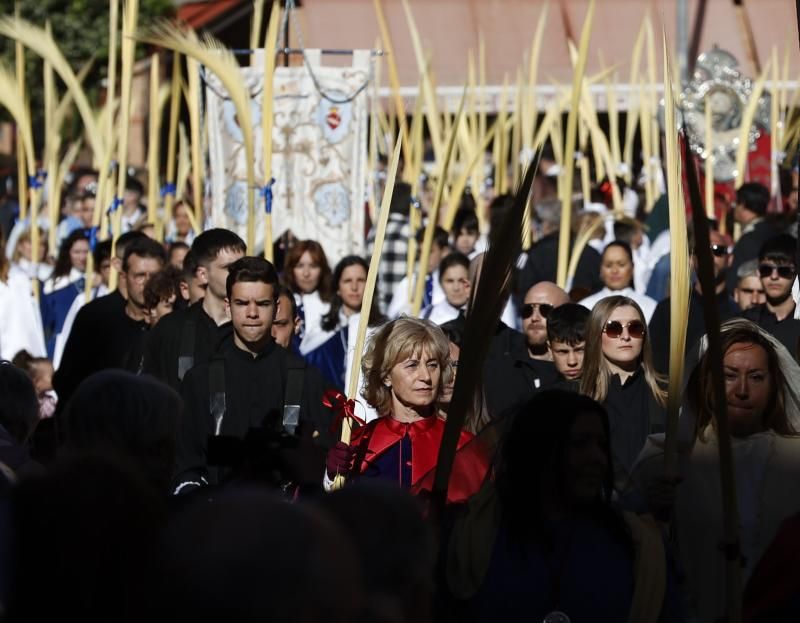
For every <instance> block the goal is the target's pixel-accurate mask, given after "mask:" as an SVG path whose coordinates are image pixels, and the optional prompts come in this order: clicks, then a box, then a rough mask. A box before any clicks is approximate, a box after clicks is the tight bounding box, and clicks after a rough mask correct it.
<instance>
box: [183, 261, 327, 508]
mask: <svg viewBox="0 0 800 623" xmlns="http://www.w3.org/2000/svg"><path fill="white" fill-rule="evenodd" d="M226 292H227V296H226V298H225V306H226V307H227V309H228V312H229V315H230V318H231V324H232V328H233V331H232V334H231V335H229V336H228V337H226V338H225V339H224V340H223V341H222V343H221V344H220V347H219V350H218V351H217V353H216V354H215V355H214V356H213V357H212V358H211V359H210V361H208V362H205V363H201V364H198V365H196V366H194V367H193V368H192V369H191V370H189V371H188V372H187V374H186V376H185V377H184V379H183V383H182V384H181V396H182V397H183V402H184V412H183V416H182V418H181V421H180V423H179V425H178V426H179V427H178V443H177V473H176V480H175V485H176V487H175V493H176V494H178V493H184V492H187V491H190V490H192V489H196V488H197V487H200V486H203V485H207V484H223V483H225V482H228V481H230V480H232V479H236V480H249V479H252V478H255V479H263V478H274V477H275V474H276V473H279V474H280V475H281V479H282V480H283V481H285V480H287V479H288V480H290V481H292V482H298V480H297V479H296V477H295V475H294V474H290V473H289V472H290V471H291V470H290V469H289V465H293V463H291V462H290V459H289V458H288V457H287V456H286V455H285V454H284V452H285V451H286V449H287V446H286V444H285V443H284V442H287V443H288V442H289V441H292V440H294V441H295V442H296V441H297V439H298V438H302V439H303V440H304V442H305V443H306V444H307V445H304V446H302V447H303V448H304V449H305V450H308V448H309V447H311V440H312V438H313V439H315V444H316V443H318V442H322V441H323V439H324V438H325V437H326V434H327V433H328V431H329V425H330V412H329V411H328V410H327V409H326V408H325V407H323V404H322V394H323V384H322V378H321V376H320V375H319V374H315V373H314V371H313V370H311V369H309V368H306V365H305V362H304V361H303V359H302V358H301V357H299V356H297V355H295V354H293V353H290V352H289V351H288V350H287V349H285V348H281V347H280V346H278V344H276V343H275V340H274V338H273V337H272V332H271V330H272V324H273V322H274V320H275V311H276V308H277V303H278V300H277V299H278V292H279V290H278V273H277V272H276V271H275V267H274V266H273V265H272V264H271V263H270V262H268V261H267V260H265V259H263V258H259V257H243V258H241V259H239V260H237V261H236V262H234V263H233V264H231V266H230V267H229V273H228V278H227V280H226ZM289 416H294V419H293V420H291V421H290V420H289V419H288V417H289ZM290 438H291V439H290ZM215 454H216V457H215V456H214V455H215ZM312 454H313V453H312ZM324 456H325V455H324V452H320V453H319V454H318V456H317V457H316V458H317V460H318V464H317V465H315V466H314V467H313V469H310V472H311V473H313V474H314V480H315V482H318V478H317V477H318V475H319V474H322V473H323V467H324V464H325V461H324ZM284 461H286V462H284ZM221 464H224V465H226V466H228V467H219V466H218V465H221ZM234 466H235V469H230V468H231V467H234ZM273 484H277V483H275V482H273Z"/></svg>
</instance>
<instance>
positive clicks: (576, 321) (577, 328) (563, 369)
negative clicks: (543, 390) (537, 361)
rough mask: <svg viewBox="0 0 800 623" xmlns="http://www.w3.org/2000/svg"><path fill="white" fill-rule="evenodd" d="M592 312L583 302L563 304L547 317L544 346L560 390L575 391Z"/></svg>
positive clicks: (581, 367) (581, 368)
mask: <svg viewBox="0 0 800 623" xmlns="http://www.w3.org/2000/svg"><path fill="white" fill-rule="evenodd" d="M590 314H591V312H590V311H589V310H588V309H586V308H585V307H584V306H583V305H578V304H577V303H565V304H564V305H560V306H558V307H556V308H554V309H553V311H551V312H550V315H549V316H548V317H547V346H548V347H549V348H550V353H551V354H552V355H553V364H554V365H555V367H556V370H557V371H558V374H559V376H560V377H561V381H559V382H558V383H556V385H557V387H558V388H559V389H567V390H572V391H578V381H579V379H580V378H581V372H583V352H584V349H585V347H586V323H587V322H588V321H589V316H590Z"/></svg>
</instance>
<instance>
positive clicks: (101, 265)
mask: <svg viewBox="0 0 800 623" xmlns="http://www.w3.org/2000/svg"><path fill="white" fill-rule="evenodd" d="M144 237H145V236H144V234H142V233H140V232H138V231H136V232H135V231H130V232H128V233H125V234H122V235H121V236H120V237H119V238H117V243H116V245H115V246H114V253H115V257H111V240H103V241H102V242H98V243H97V244H96V245H95V247H94V251H92V257H93V259H94V269H95V271H96V272H98V273H99V274H100V285H99V286H98V287H97V288H95V289H94V290H93V291H92V295H91V297H92V299H93V300H99V299H101V298H105V296H106V295H107V294H109V291H108V283H109V278H110V277H111V270H112V269H113V270H116V271H117V272H119V271H120V270H121V269H122V258H123V257H124V256H125V249H127V248H128V245H129V244H130V243H131V242H133V241H134V240H137V239H139V238H144ZM117 290H118V296H116V297H114V298H112V299H109V300H106V301H104V304H109V305H111V306H113V305H117V304H119V302H120V297H121V298H122V299H123V300H124V299H127V298H128V291H127V288H126V286H125V280H124V279H119V280H117ZM85 304H86V297H85V296H83V294H82V293H81V294H79V295H78V296H76V297H75V300H74V301H72V306H71V307H70V308H69V311H68V312H67V317H66V318H65V319H64V325H63V326H62V328H61V333H59V334H58V337H57V338H56V348H55V353H54V354H53V367H54V368H55V369H58V368H59V367H60V366H61V360H62V358H63V356H64V348H66V345H67V340H68V339H69V336H70V333H72V327H73V325H74V324H75V319H76V318H77V317H78V312H79V311H80V310H81V308H82V307H83V306H84V305H85Z"/></svg>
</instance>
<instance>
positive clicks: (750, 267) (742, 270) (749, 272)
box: [736, 260, 758, 279]
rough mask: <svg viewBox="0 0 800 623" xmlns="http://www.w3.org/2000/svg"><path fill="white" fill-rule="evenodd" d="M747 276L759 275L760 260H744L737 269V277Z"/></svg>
mask: <svg viewBox="0 0 800 623" xmlns="http://www.w3.org/2000/svg"><path fill="white" fill-rule="evenodd" d="M746 277H758V260H748V261H746V262H742V264H741V265H740V266H739V268H738V269H736V279H745V278H746Z"/></svg>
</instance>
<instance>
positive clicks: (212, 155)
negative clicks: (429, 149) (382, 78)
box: [206, 50, 372, 265]
mask: <svg viewBox="0 0 800 623" xmlns="http://www.w3.org/2000/svg"><path fill="white" fill-rule="evenodd" d="M263 58H264V56H263V52H260V53H257V54H256V58H255V64H254V65H252V66H250V67H243V68H242V74H243V76H244V78H245V82H246V84H247V87H248V89H249V91H250V96H251V114H252V118H253V130H254V132H255V154H256V183H257V185H259V187H260V188H259V189H263V187H264V182H265V180H263V179H262V178H263V170H264V167H263V164H262V158H263V156H262V154H263V150H262V146H261V97H262V93H263V89H262V80H263V78H262V76H263ZM371 62H372V61H371V54H370V51H369V50H356V51H355V52H354V53H353V57H352V64H351V65H350V66H347V67H330V66H324V65H322V63H321V54H320V51H319V50H306V51H305V62H304V64H303V65H301V66H297V67H277V68H276V70H275V77H274V91H273V93H274V96H273V119H274V123H273V130H272V141H273V146H272V175H273V177H274V180H275V181H274V183H273V185H272V187H271V191H272V200H271V210H272V223H273V225H272V231H273V235H274V236H275V238H278V237H279V236H280V235H281V234H282V233H283V232H285V231H286V230H291V231H292V233H293V234H294V235H295V236H296V237H297V238H299V239H306V238H311V239H314V240H317V241H319V242H320V244H321V245H322V246H323V248H324V249H325V253H326V255H327V257H328V261H329V262H330V263H331V265H333V264H335V263H336V262H337V261H338V260H339V259H341V258H342V257H343V256H345V255H350V254H363V252H364V219H365V210H364V199H365V188H366V182H367V121H368V118H369V110H368V102H367V89H366V88H365V86H366V85H367V84H368V82H369V80H370V79H371V76H372V71H371ZM206 85H207V88H206V96H207V100H206V101H207V106H206V118H207V123H208V146H209V183H210V204H209V205H208V207H207V212H206V223H207V225H208V226H213V227H225V228H227V229H231V230H233V231H235V232H237V233H239V235H241V236H242V238H245V234H246V231H247V217H248V215H247V181H246V180H247V178H246V170H245V161H244V144H243V137H242V133H241V129H240V128H239V125H238V123H237V120H236V110H235V108H234V106H233V103H232V102H231V101H230V100H229V99H228V98H227V97H226V91H225V88H224V87H223V86H222V84H221V83H220V82H219V80H217V79H216V77H215V76H213V75H211V74H210V73H209V74H207V75H206ZM265 204H266V200H265V198H261V199H259V201H258V208H257V210H256V228H255V231H256V232H257V233H256V247H257V248H256V249H250V250H249V251H250V253H255V252H257V251H258V249H259V248H263V244H264V228H263V220H264V213H265V208H266V206H265Z"/></svg>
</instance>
